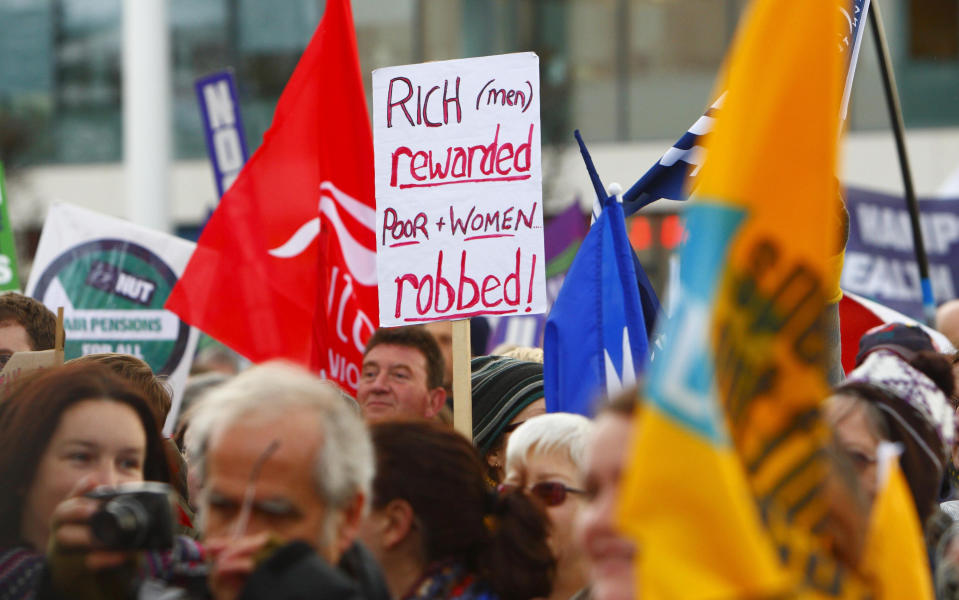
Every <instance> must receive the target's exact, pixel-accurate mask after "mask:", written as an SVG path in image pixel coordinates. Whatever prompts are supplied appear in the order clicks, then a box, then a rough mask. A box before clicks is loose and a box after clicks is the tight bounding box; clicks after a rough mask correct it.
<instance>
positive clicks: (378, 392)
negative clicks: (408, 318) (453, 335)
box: [356, 344, 446, 423]
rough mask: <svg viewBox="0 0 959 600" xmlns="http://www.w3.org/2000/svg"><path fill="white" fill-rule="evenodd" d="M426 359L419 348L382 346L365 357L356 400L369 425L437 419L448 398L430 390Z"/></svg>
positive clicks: (440, 391)
mask: <svg viewBox="0 0 959 600" xmlns="http://www.w3.org/2000/svg"><path fill="white" fill-rule="evenodd" d="M426 373H427V371H426V357H425V356H423V353H422V352H420V351H419V350H418V349H416V348H411V347H407V346H396V345H393V344H380V345H378V346H374V347H373V349H371V350H370V351H369V352H367V353H366V356H365V357H364V358H363V372H362V375H361V376H360V385H359V388H358V389H357V392H356V400H357V402H359V404H360V407H362V409H363V416H364V417H365V418H366V420H367V421H368V422H371V423H373V422H378V421H384V420H388V419H395V418H398V417H399V418H403V417H419V418H426V419H430V418H433V417H434V416H435V415H436V413H437V412H439V410H440V408H441V407H442V406H443V402H444V401H445V399H446V392H444V391H443V388H433V389H430V387H429V384H428V383H427V376H426Z"/></svg>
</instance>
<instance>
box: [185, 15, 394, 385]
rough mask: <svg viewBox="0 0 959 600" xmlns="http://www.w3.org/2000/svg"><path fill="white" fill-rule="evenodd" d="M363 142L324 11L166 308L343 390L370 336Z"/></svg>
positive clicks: (343, 21)
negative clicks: (296, 365) (260, 136)
mask: <svg viewBox="0 0 959 600" xmlns="http://www.w3.org/2000/svg"><path fill="white" fill-rule="evenodd" d="M374 202H375V201H374V187H373V135H372V131H371V129H370V122H369V115H368V113H367V110H366V97H365V95H364V92H363V84H362V81H361V79H360V68H359V57H358V55H357V51H356V36H355V34H354V30H353V17H352V15H351V13H350V7H349V2H348V0H330V1H329V2H327V8H326V14H325V15H324V16H323V20H322V21H321V22H320V25H319V27H317V29H316V32H315V33H314V34H313V39H312V40H310V44H309V46H307V48H306V51H304V53H303V56H302V57H301V58H300V61H299V63H298V64H297V66H296V69H295V70H294V72H293V75H292V76H291V77H290V80H289V82H288V83H287V85H286V89H284V90H283V94H282V95H281V96H280V100H279V103H278V104H277V107H276V113H275V114H274V116H273V124H272V125H271V126H270V129H269V130H268V131H267V132H266V134H265V135H264V139H263V144H262V146H261V147H260V149H259V150H257V152H256V153H255V154H254V155H253V157H252V158H251V159H250V160H249V162H248V163H247V164H246V166H245V167H244V169H243V171H242V172H241V173H240V175H239V177H238V178H237V180H236V182H235V183H234V184H233V186H232V187H231V188H230V189H229V190H228V191H227V192H226V194H224V196H223V199H222V200H221V201H220V204H219V206H218V207H217V209H216V211H215V212H214V213H213V216H212V217H211V218H210V221H209V223H208V224H207V225H206V227H205V228H204V230H203V235H201V236H200V240H199V242H198V243H197V248H196V251H195V252H194V254H193V257H192V258H191V259H190V263H189V264H188V265H187V268H186V271H185V272H184V273H183V276H182V277H181V278H180V281H179V282H178V283H177V285H176V287H174V288H173V291H172V293H171V294H170V297H169V299H168V300H167V304H166V308H167V309H169V310H171V311H173V312H175V313H176V314H177V315H179V316H180V318H182V319H183V320H184V321H186V322H188V323H190V324H192V325H195V326H196V327H198V328H200V329H201V330H203V331H205V332H206V333H208V334H209V335H211V336H212V337H214V338H216V339H218V340H220V341H222V342H223V343H225V344H226V345H228V346H230V347H231V348H233V349H234V350H236V351H237V352H239V353H241V354H243V355H244V356H246V357H247V358H249V359H250V360H252V361H254V362H260V361H263V360H268V359H271V358H285V359H289V360H292V361H294V362H297V363H300V364H302V365H304V366H307V367H309V368H310V369H312V370H314V371H317V372H320V373H321V374H324V375H325V376H327V377H329V378H330V379H333V380H335V381H337V382H338V383H340V384H341V385H343V386H344V387H346V388H347V389H350V390H354V391H355V389H356V385H357V382H358V378H359V365H360V361H361V359H362V351H363V346H364V344H365V343H366V340H367V338H369V336H370V334H371V333H372V331H373V330H374V329H375V327H376V326H377V306H378V305H377V298H376V260H375V248H376V245H375V241H376V240H375V237H374V232H373V227H374V218H375V208H374V207H375V203H374Z"/></svg>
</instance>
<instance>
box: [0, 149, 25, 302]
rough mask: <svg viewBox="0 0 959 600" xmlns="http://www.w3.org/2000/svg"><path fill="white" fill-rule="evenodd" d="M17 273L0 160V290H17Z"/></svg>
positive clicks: (15, 248)
mask: <svg viewBox="0 0 959 600" xmlns="http://www.w3.org/2000/svg"><path fill="white" fill-rule="evenodd" d="M19 289H20V276H19V275H18V274H17V246H16V244H15V243H14V241H13V225H12V224H11V223H10V217H9V216H7V188H6V185H5V184H4V179H3V163H2V162H0V291H6V290H19Z"/></svg>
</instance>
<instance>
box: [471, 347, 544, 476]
mask: <svg viewBox="0 0 959 600" xmlns="http://www.w3.org/2000/svg"><path fill="white" fill-rule="evenodd" d="M471 384H472V393H473V445H475V446H476V448H477V450H479V453H480V456H482V457H483V462H484V463H485V464H486V467H487V479H489V481H490V483H491V484H492V485H497V484H499V483H500V482H501V481H502V480H503V475H504V467H505V464H506V440H507V439H508V438H509V434H510V432H511V431H512V430H513V429H515V428H516V427H519V425H520V424H522V423H523V422H524V421H526V420H527V419H529V418H531V417H534V416H536V415H541V414H544V413H545V412H546V400H545V399H544V398H543V365H542V364H539V363H534V362H527V361H522V360H517V359H515V358H509V357H506V356H480V357H477V358H474V359H473V361H472V377H471Z"/></svg>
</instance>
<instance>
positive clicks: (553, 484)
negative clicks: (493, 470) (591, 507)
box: [497, 481, 586, 506]
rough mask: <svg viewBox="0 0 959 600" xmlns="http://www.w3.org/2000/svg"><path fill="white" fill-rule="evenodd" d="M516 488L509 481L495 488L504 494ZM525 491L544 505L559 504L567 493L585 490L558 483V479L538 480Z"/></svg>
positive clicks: (578, 492)
mask: <svg viewBox="0 0 959 600" xmlns="http://www.w3.org/2000/svg"><path fill="white" fill-rule="evenodd" d="M516 489H518V486H515V485H512V484H509V483H501V484H500V485H499V487H498V488H497V490H498V491H499V493H500V494H506V493H509V492H512V491H513V490H516ZM527 491H528V492H529V493H530V495H532V496H533V497H534V498H536V499H538V500H539V501H540V502H542V503H543V504H545V505H546V506H559V505H560V504H562V503H563V502H566V495H567V494H585V493H586V491H585V490H578V489H576V488H571V487H569V486H567V485H565V484H562V483H559V482H558V481H540V482H539V483H537V484H534V485H533V486H532V487H530V488H529V489H528V490H527Z"/></svg>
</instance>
